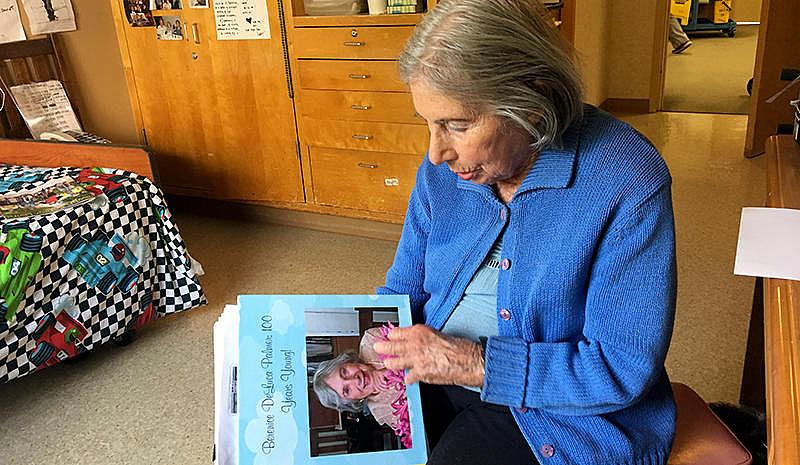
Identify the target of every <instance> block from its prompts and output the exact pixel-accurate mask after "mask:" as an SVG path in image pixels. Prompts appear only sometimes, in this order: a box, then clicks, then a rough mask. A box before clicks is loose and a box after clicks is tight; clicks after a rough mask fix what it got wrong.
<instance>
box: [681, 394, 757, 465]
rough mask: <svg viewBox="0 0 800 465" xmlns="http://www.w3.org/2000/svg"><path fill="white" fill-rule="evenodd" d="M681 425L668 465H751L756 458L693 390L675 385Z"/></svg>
mask: <svg viewBox="0 0 800 465" xmlns="http://www.w3.org/2000/svg"><path fill="white" fill-rule="evenodd" d="M672 392H673V393H674V395H675V403H676V404H677V406H678V425H677V430H676V431H675V440H674V442H673V443H672V453H671V454H670V456H669V461H668V462H667V463H668V465H751V464H752V463H753V456H752V455H751V454H750V452H749V451H748V450H747V449H745V447H744V446H743V445H742V443H741V442H739V440H738V439H736V436H734V435H733V433H731V430H729V429H728V427H727V426H725V424H724V423H722V421H721V420H720V419H719V418H717V416H716V415H714V412H712V411H711V409H710V408H709V407H708V404H706V403H705V401H704V400H703V399H702V398H701V397H700V396H699V395H698V394H697V393H696V392H694V390H692V388H690V387H689V386H686V385H685V384H680V383H672Z"/></svg>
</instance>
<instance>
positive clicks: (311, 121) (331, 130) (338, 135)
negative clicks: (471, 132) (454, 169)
mask: <svg viewBox="0 0 800 465" xmlns="http://www.w3.org/2000/svg"><path fill="white" fill-rule="evenodd" d="M303 134H305V137H306V143H308V145H310V146H312V147H332V148H337V149H352V150H370V151H376V152H397V153H410V154H416V155H422V154H423V153H425V151H426V150H427V149H428V127H427V126H422V125H418V124H400V123H373V122H361V121H336V120H330V119H317V118H303Z"/></svg>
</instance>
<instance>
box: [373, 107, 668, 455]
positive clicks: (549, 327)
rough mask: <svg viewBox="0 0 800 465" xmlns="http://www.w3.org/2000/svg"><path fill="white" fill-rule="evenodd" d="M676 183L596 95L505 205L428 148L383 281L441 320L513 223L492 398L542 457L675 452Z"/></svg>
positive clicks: (492, 350) (427, 317)
mask: <svg viewBox="0 0 800 465" xmlns="http://www.w3.org/2000/svg"><path fill="white" fill-rule="evenodd" d="M670 186H671V178H670V175H669V171H668V170H667V167H666V164H665V163H664V160H663V159H662V158H661V156H660V155H659V154H658V151H657V150H656V149H655V148H654V147H653V146H652V145H651V144H650V143H649V142H648V141H647V139H645V138H644V137H643V136H642V135H641V134H639V133H638V132H636V131H635V130H634V129H633V128H631V127H630V126H628V125H627V124H625V123H623V122H621V121H619V120H617V119H615V118H614V117H612V116H610V115H609V114H607V113H605V112H602V111H600V110H598V109H597V108H594V107H592V106H589V105H587V106H586V107H585V111H584V116H583V119H582V121H580V122H578V123H575V124H574V125H573V126H572V127H571V128H570V129H569V130H568V131H567V132H566V133H565V135H564V138H563V143H562V144H561V145H560V147H559V148H554V149H550V150H546V151H543V152H542V153H541V154H540V155H539V157H538V159H537V160H536V162H535V164H534V166H533V168H532V169H531V170H530V172H529V173H528V175H527V176H526V178H525V180H524V181H523V182H522V184H521V185H520V187H519V189H518V190H517V192H516V193H515V195H514V198H513V199H512V200H511V202H509V203H508V204H507V205H506V204H503V203H502V202H501V201H500V200H499V199H498V197H497V196H496V195H495V194H494V192H493V191H492V189H491V188H490V187H488V186H482V185H477V184H474V183H470V182H468V181H463V180H461V179H459V178H458V177H457V176H456V175H455V174H454V173H452V172H451V171H450V170H449V169H448V168H447V166H445V165H440V166H434V165H433V164H431V163H430V162H429V161H428V159H427V157H426V158H425V160H424V161H423V163H422V165H421V166H420V168H419V170H418V173H417V180H416V186H415V187H414V190H413V191H412V193H411V197H410V200H409V207H408V212H407V215H406V219H405V224H404V226H403V233H402V237H401V239H400V243H399V244H398V248H397V254H396V256H395V260H394V264H393V265H392V267H391V269H390V270H389V272H388V273H387V277H386V285H385V286H383V287H381V288H379V289H378V293H382V294H408V295H409V296H410V299H411V308H412V313H413V318H414V321H415V322H417V323H419V322H424V323H425V324H427V325H428V326H431V327H433V328H435V329H441V328H442V326H443V325H444V322H445V321H446V320H447V318H448V317H449V315H450V313H451V312H452V311H453V309H454V308H455V306H456V304H457V302H458V300H459V299H460V298H461V296H462V294H463V293H464V289H465V288H466V286H467V284H468V283H469V281H470V279H471V278H472V275H473V274H474V273H475V271H476V270H477V269H478V267H479V266H480V264H481V262H482V261H483V259H484V258H485V256H486V254H487V253H488V252H489V250H490V248H491V246H492V244H493V243H494V242H495V240H496V239H497V238H498V236H499V235H500V234H501V232H503V231H504V230H505V235H504V240H503V252H502V253H503V258H508V259H509V260H510V261H511V266H510V268H509V269H508V270H503V271H501V272H500V275H499V277H498V283H497V309H496V310H497V312H498V315H499V316H498V318H497V324H498V333H499V335H498V336H496V337H491V338H489V341H488V344H487V346H486V353H485V358H486V376H485V382H484V385H483V390H482V393H481V398H482V399H483V400H484V401H486V402H491V403H495V404H502V405H508V406H509V407H511V412H512V414H513V416H514V418H515V419H516V422H517V424H518V425H519V427H520V430H521V431H522V433H523V435H524V436H525V438H526V439H527V441H528V443H529V445H530V447H531V449H532V450H533V452H534V454H535V455H536V457H537V458H538V459H539V462H540V463H542V464H543V465H548V464H553V465H555V464H559V465H560V464H576V465H595V464H642V465H656V464H666V463H667V458H668V456H669V451H670V447H671V444H672V438H673V435H674V431H675V404H674V401H673V397H672V390H671V388H670V384H669V380H668V378H667V374H666V371H665V369H664V359H665V357H666V354H667V349H668V347H669V342H670V337H671V334H672V326H673V319H674V310H675V293H676V292H675V288H676V276H675V274H676V272H675V234H674V220H673V213H672V200H671V191H670ZM504 317H506V318H504ZM475 434H480V432H479V431H476V432H475Z"/></svg>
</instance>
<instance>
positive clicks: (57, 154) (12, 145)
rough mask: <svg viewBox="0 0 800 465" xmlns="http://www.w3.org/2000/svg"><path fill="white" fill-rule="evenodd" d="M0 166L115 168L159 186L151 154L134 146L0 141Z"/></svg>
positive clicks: (143, 148) (145, 149) (140, 147)
mask: <svg viewBox="0 0 800 465" xmlns="http://www.w3.org/2000/svg"><path fill="white" fill-rule="evenodd" d="M0 163H6V164H10V165H27V166H41V167H48V168H56V167H59V166H75V167H95V166H98V167H101V168H116V169H122V170H127V171H131V172H133V173H136V174H139V175H141V176H145V177H147V178H148V179H150V180H151V181H153V182H154V183H155V184H156V185H158V184H159V179H158V170H157V168H156V165H155V160H154V159H153V154H152V153H151V152H150V151H149V150H148V149H147V148H145V147H142V146H137V145H109V144H80V143H75V142H50V141H32V140H14V139H0Z"/></svg>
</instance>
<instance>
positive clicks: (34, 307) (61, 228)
mask: <svg viewBox="0 0 800 465" xmlns="http://www.w3.org/2000/svg"><path fill="white" fill-rule="evenodd" d="M0 215H1V216H0V228H2V229H0V383H5V382H8V381H10V380H12V379H14V378H18V377H20V376H24V375H26V374H28V373H31V372H34V371H36V370H40V369H42V368H44V367H47V366H51V365H54V364H56V363H59V362H61V361H63V360H65V359H67V358H69V357H73V356H75V355H78V354H80V353H82V352H85V351H87V350H91V349H92V348H93V347H96V346H98V345H100V344H103V343H105V342H108V341H109V340H111V339H114V338H116V337H118V336H121V335H123V334H124V333H126V332H128V331H130V330H133V329H136V328H137V327H139V326H141V325H142V324H144V323H146V322H147V321H150V320H152V319H155V318H158V317H160V316H164V315H167V314H170V313H175V312H179V311H183V310H188V309H190V308H193V307H196V306H198V305H202V304H205V303H206V300H205V296H204V295H203V291H202V289H201V287H200V282H199V281H198V279H197V268H199V267H198V266H196V262H194V261H193V260H192V258H191V257H190V256H189V254H188V252H187V251H186V248H185V246H184V243H183V240H182V239H181V236H180V234H179V232H178V228H177V226H176V225H175V223H174V222H173V221H172V217H171V215H170V212H169V210H168V209H167V206H166V203H165V201H164V196H163V194H162V193H161V191H160V190H159V189H158V188H157V187H156V186H155V185H154V184H153V183H151V182H150V180H148V179H147V178H144V177H142V176H139V175H137V174H135V173H130V172H127V171H121V170H112V169H101V168H32V167H25V166H16V165H0Z"/></svg>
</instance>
